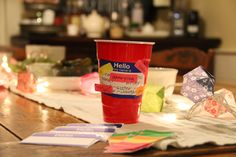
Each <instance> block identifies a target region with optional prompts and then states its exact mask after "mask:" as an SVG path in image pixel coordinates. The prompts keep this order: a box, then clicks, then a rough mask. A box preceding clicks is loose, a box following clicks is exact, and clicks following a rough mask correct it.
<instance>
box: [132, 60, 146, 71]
mask: <svg viewBox="0 0 236 157" xmlns="http://www.w3.org/2000/svg"><path fill="white" fill-rule="evenodd" d="M134 66H135V67H136V68H137V69H138V70H140V71H141V72H142V73H143V74H146V73H147V68H146V66H145V64H144V63H143V61H142V60H138V61H137V62H136V63H135V65H134Z"/></svg>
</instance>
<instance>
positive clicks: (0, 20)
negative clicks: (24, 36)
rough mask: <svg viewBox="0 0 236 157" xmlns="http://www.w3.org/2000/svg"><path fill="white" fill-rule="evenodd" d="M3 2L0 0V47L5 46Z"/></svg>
mask: <svg viewBox="0 0 236 157" xmlns="http://www.w3.org/2000/svg"><path fill="white" fill-rule="evenodd" d="M5 16H6V15H5V0H0V45H5V44H6V33H5V32H6V22H5V19H6V18H5Z"/></svg>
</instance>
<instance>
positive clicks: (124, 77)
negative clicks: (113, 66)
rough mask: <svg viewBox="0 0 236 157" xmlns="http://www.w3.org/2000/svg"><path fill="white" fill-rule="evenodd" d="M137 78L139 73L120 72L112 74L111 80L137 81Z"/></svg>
mask: <svg viewBox="0 0 236 157" xmlns="http://www.w3.org/2000/svg"><path fill="white" fill-rule="evenodd" d="M137 80H138V75H136V74H119V73H111V74H110V81H113V82H127V83H136V82H137Z"/></svg>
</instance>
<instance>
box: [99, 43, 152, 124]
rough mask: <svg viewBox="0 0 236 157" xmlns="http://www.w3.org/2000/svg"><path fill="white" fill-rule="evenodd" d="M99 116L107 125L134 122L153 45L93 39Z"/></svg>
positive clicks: (136, 119) (137, 115)
mask: <svg viewBox="0 0 236 157" xmlns="http://www.w3.org/2000/svg"><path fill="white" fill-rule="evenodd" d="M95 42H96V46H97V58H98V67H99V79H100V84H97V85H95V89H96V90H97V91H100V92H102V103H103V117H104V121H105V122H109V123H126V124H130V123H137V122H138V118H139V113H140V105H141V100H142V93H143V90H144V86H145V84H146V78H147V71H148V66H149V61H150V57H151V52H152V46H153V45H154V42H138V41H137V42H136V41H119V40H95Z"/></svg>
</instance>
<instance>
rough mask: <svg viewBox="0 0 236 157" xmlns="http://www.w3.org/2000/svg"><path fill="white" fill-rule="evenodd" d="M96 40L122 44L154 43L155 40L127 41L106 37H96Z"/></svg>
mask: <svg viewBox="0 0 236 157" xmlns="http://www.w3.org/2000/svg"><path fill="white" fill-rule="evenodd" d="M94 41H95V42H105V43H121V44H148V45H154V44H155V42H146V41H127V40H105V39H95V40H94Z"/></svg>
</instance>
